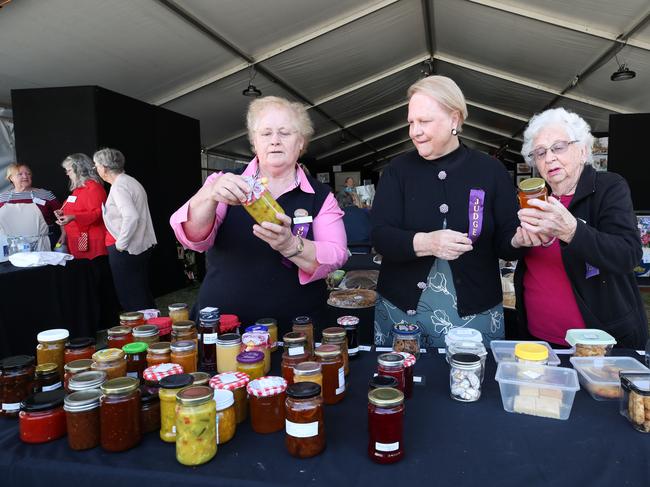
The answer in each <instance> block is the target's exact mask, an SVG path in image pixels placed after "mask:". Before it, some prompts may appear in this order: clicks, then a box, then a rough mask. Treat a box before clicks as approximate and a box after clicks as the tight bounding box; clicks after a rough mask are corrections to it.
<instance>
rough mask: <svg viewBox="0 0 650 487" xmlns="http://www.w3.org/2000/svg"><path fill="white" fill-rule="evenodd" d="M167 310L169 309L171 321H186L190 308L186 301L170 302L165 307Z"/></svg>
mask: <svg viewBox="0 0 650 487" xmlns="http://www.w3.org/2000/svg"><path fill="white" fill-rule="evenodd" d="M167 311H169V317H170V318H171V319H172V323H176V322H177V321H188V320H189V319H190V308H189V307H188V306H187V304H186V303H174V304H170V305H169V306H168V307H167Z"/></svg>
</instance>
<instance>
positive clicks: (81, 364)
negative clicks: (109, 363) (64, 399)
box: [63, 358, 93, 393]
mask: <svg viewBox="0 0 650 487" xmlns="http://www.w3.org/2000/svg"><path fill="white" fill-rule="evenodd" d="M92 364H93V361H92V359H86V358H84V359H81V360H73V361H72V362H68V363H67V364H65V367H63V370H64V373H63V388H64V389H65V391H66V392H68V393H70V392H72V391H70V389H69V388H68V384H69V383H70V378H71V377H74V376H75V375H77V374H80V373H81V372H87V371H89V370H90V367H91V366H92Z"/></svg>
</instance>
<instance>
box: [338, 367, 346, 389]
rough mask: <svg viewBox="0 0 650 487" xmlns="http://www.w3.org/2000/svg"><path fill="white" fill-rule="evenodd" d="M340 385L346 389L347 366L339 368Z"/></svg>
mask: <svg viewBox="0 0 650 487" xmlns="http://www.w3.org/2000/svg"><path fill="white" fill-rule="evenodd" d="M339 387H343V389H345V367H341V368H340V369H339Z"/></svg>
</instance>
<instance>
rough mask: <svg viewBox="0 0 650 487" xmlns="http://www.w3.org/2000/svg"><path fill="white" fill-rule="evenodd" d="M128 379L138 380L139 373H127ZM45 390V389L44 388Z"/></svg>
mask: <svg viewBox="0 0 650 487" xmlns="http://www.w3.org/2000/svg"><path fill="white" fill-rule="evenodd" d="M126 376H127V377H135V378H136V379H137V378H138V373H137V372H127V373H126ZM43 390H45V388H43Z"/></svg>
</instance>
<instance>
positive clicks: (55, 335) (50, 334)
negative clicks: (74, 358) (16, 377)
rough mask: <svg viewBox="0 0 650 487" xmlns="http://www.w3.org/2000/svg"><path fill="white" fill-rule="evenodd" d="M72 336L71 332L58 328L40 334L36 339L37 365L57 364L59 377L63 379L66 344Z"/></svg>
mask: <svg viewBox="0 0 650 487" xmlns="http://www.w3.org/2000/svg"><path fill="white" fill-rule="evenodd" d="M69 336H70V332H69V331H68V330H66V329H64V328H56V329H53V330H46V331H42V332H40V333H39V334H38V335H37V337H36V339H37V340H38V346H37V347H36V363H37V364H49V363H54V364H56V366H57V368H58V369H59V375H61V377H63V366H64V365H65V363H64V356H65V342H66V340H67V339H68V337H69Z"/></svg>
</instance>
